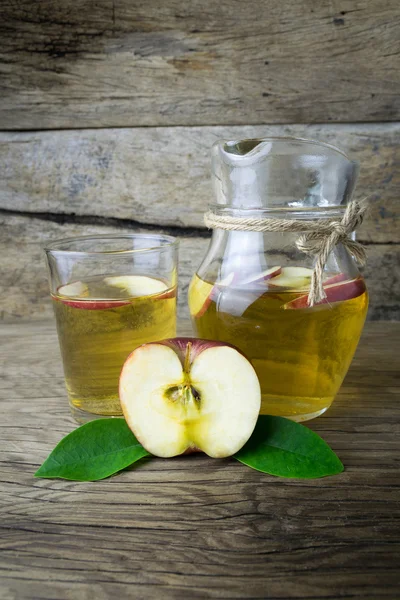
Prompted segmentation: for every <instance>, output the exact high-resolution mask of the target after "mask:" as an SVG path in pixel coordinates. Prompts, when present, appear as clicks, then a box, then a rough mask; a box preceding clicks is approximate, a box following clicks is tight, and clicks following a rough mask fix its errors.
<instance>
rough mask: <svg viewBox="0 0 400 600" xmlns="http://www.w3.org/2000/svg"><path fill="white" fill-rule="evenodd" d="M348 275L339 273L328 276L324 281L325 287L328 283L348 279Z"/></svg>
mask: <svg viewBox="0 0 400 600" xmlns="http://www.w3.org/2000/svg"><path fill="white" fill-rule="evenodd" d="M347 280H348V277H347V275H345V274H344V273H338V274H337V275H332V277H328V279H327V280H326V281H324V287H325V286H327V285H333V284H334V283H340V282H341V281H347Z"/></svg>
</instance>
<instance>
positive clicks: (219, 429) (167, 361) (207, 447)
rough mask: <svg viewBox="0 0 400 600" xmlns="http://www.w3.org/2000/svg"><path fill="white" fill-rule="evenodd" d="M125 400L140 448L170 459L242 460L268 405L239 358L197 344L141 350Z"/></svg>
mask: <svg viewBox="0 0 400 600" xmlns="http://www.w3.org/2000/svg"><path fill="white" fill-rule="evenodd" d="M119 396H120V401H121V407H122V411H123V413H124V416H125V419H126V422H127V424H128V425H129V427H130V428H131V429H132V431H133V433H134V434H135V436H136V438H137V439H138V441H139V442H140V443H141V444H142V446H144V448H146V450H147V451H148V452H150V453H151V454H154V455H156V456H161V457H164V458H167V457H171V456H177V455H179V454H183V453H185V452H196V451H202V452H205V453H206V454H208V455H209V456H211V457H213V458H223V457H225V456H231V455H232V454H235V452H237V451H238V450H239V449H240V448H241V447H242V446H243V445H244V444H245V443H246V442H247V440H248V439H249V437H250V435H251V434H252V432H253V429H254V427H255V424H256V421H257V417H258V414H259V411H260V404H261V391H260V384H259V381H258V378H257V375H256V372H255V370H254V368H253V366H252V365H251V364H250V362H249V361H248V360H247V359H246V358H245V357H244V356H243V354H242V353H241V352H240V351H238V350H237V349H236V348H234V347H233V346H231V345H229V344H224V343H223V342H214V341H210V340H201V339H194V338H174V339H169V340H163V341H161V342H150V343H148V344H144V345H143V346H139V348H136V349H135V350H134V351H133V352H132V354H130V356H129V357H128V358H127V360H126V362H125V364H124V366H123V369H122V372H121V377H120V382H119Z"/></svg>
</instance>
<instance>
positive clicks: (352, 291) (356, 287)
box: [283, 277, 366, 309]
mask: <svg viewBox="0 0 400 600" xmlns="http://www.w3.org/2000/svg"><path fill="white" fill-rule="evenodd" d="M365 289H366V288H365V283H364V280H363V279H361V278H360V277H359V278H358V279H352V280H350V281H340V282H339V283H335V284H333V285H328V286H326V287H325V285H324V290H325V293H326V298H324V299H323V300H321V301H320V302H318V303H317V304H315V305H314V306H319V305H320V304H333V303H334V302H343V300H351V299H352V298H357V297H358V296H361V294H363V293H364V292H365ZM283 308H284V309H294V308H310V307H309V306H308V295H307V294H306V295H304V296H299V298H295V300H292V301H291V302H287V303H286V304H284V305H283Z"/></svg>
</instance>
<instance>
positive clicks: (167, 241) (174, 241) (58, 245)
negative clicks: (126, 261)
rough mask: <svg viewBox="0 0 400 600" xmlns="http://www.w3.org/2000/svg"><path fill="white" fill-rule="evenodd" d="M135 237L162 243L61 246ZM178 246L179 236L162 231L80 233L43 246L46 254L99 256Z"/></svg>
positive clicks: (152, 250)
mask: <svg viewBox="0 0 400 600" xmlns="http://www.w3.org/2000/svg"><path fill="white" fill-rule="evenodd" d="M135 238H142V239H143V238H150V239H158V240H160V241H161V240H164V243H159V244H157V245H149V246H148V247H146V248H130V249H127V250H75V249H67V248H63V247H62V246H64V245H67V244H74V243H80V242H88V241H91V240H98V241H100V240H118V239H121V240H123V239H130V240H132V239H135ZM178 246H179V238H177V237H174V236H172V235H168V234H164V233H122V234H119V233H116V234H112V233H111V234H108V235H104V234H94V235H82V236H75V237H70V238H61V239H57V240H54V241H53V242H49V243H47V244H46V245H45V246H43V249H44V251H45V252H46V254H52V253H56V252H57V253H64V254H82V255H93V256H101V255H115V254H118V255H119V256H121V255H126V254H136V253H139V252H140V253H142V252H154V251H160V250H163V249H166V248H177V247H178Z"/></svg>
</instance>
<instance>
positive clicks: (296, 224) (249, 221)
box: [204, 200, 368, 306]
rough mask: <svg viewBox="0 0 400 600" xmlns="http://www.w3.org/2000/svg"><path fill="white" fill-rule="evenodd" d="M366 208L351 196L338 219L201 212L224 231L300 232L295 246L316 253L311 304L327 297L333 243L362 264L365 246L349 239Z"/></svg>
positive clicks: (208, 220) (205, 221) (211, 223)
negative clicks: (325, 279)
mask: <svg viewBox="0 0 400 600" xmlns="http://www.w3.org/2000/svg"><path fill="white" fill-rule="evenodd" d="M367 209H368V205H367V202H366V200H353V201H352V202H350V203H349V204H348V205H347V207H346V210H345V212H344V215H343V218H342V220H341V221H337V220H335V219H320V220H317V219H316V220H314V221H306V220H304V221H303V220H295V219H293V220H291V219H270V218H263V217H233V216H229V215H218V214H215V213H214V212H212V211H209V212H207V213H206V214H205V215H204V223H205V225H206V227H208V228H210V229H215V228H216V229H225V230H227V231H258V232H262V233H264V232H270V233H271V232H274V233H275V232H285V233H286V232H298V233H301V235H300V237H299V238H298V240H297V241H296V246H297V248H298V249H299V250H300V251H301V252H304V253H305V254H308V255H310V256H315V257H316V261H315V266H314V270H313V274H312V277H311V286H310V292H309V294H308V306H314V304H318V303H319V302H322V301H323V300H324V299H325V298H326V293H325V290H324V287H323V274H324V267H325V265H326V262H327V260H328V256H329V254H330V253H331V252H332V250H333V249H334V248H335V246H337V245H338V244H342V245H343V246H344V247H345V248H347V250H348V251H349V252H350V254H352V256H353V257H354V258H355V260H356V261H357V262H358V263H359V264H360V265H364V264H365V262H366V253H365V249H364V247H363V246H362V245H361V244H360V243H359V242H356V241H355V240H352V239H351V237H350V235H351V233H352V232H353V231H355V230H356V229H357V227H359V226H360V225H361V223H362V222H363V219H364V216H365V213H366V211H367Z"/></svg>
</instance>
